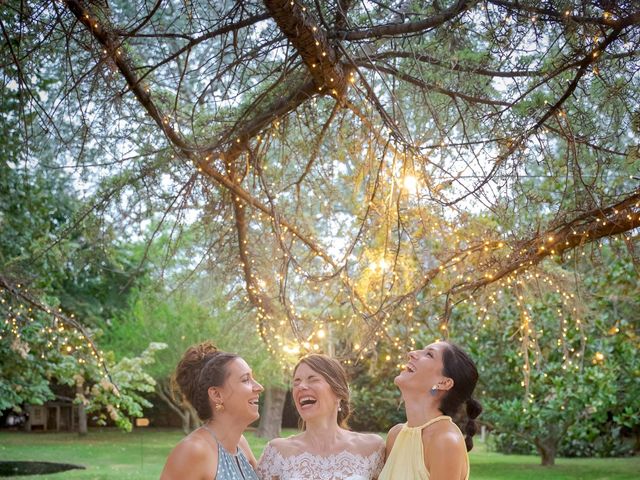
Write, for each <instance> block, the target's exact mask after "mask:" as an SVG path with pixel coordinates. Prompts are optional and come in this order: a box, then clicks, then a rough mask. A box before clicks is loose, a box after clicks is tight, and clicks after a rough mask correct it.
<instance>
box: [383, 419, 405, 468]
mask: <svg viewBox="0 0 640 480" xmlns="http://www.w3.org/2000/svg"><path fill="white" fill-rule="evenodd" d="M402 425H403V424H402V423H399V424H397V425H395V426H393V427H391V430H389V433H388V434H387V444H386V449H385V456H384V458H385V460H386V459H388V458H389V454H390V453H391V450H392V449H393V444H394V443H395V442H396V437H397V436H398V433H400V430H401V429H402Z"/></svg>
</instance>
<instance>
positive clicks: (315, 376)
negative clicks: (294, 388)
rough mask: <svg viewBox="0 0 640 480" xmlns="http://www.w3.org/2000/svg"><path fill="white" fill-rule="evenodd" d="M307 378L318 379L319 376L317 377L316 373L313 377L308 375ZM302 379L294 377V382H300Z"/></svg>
mask: <svg viewBox="0 0 640 480" xmlns="http://www.w3.org/2000/svg"><path fill="white" fill-rule="evenodd" d="M307 378H318V375H316V374H315V373H312V374H311V375H307ZM299 380H300V377H293V381H294V382H296V381H299Z"/></svg>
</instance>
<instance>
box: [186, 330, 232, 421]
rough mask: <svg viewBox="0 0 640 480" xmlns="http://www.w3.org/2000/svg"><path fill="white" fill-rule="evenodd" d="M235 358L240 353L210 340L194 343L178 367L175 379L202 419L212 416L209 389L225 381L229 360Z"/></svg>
mask: <svg viewBox="0 0 640 480" xmlns="http://www.w3.org/2000/svg"><path fill="white" fill-rule="evenodd" d="M234 358H238V356H237V355H236V354H234V353H227V352H222V351H220V350H218V349H217V348H216V346H215V345H214V344H213V343H211V342H203V343H199V344H198V345H193V346H191V347H189V348H188V349H187V351H186V352H184V355H183V356H182V359H181V360H180V363H178V367H177V368H176V373H175V379H176V383H177V384H178V386H179V387H180V392H182V395H183V396H184V398H185V399H186V400H187V401H188V402H189V403H190V404H191V406H192V407H193V408H194V409H195V410H196V413H197V414H198V417H200V420H202V421H206V420H208V419H209V418H211V417H212V416H213V412H212V410H211V405H210V404H209V394H208V389H209V387H219V386H221V385H222V384H223V383H224V381H225V378H226V372H227V369H226V366H227V363H229V362H230V361H231V360H233V359H234Z"/></svg>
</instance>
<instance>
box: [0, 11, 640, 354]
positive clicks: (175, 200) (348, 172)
mask: <svg viewBox="0 0 640 480" xmlns="http://www.w3.org/2000/svg"><path fill="white" fill-rule="evenodd" d="M3 7H4V8H3V10H2V12H0V22H1V27H2V34H3V38H4V42H3V44H2V50H1V51H2V82H3V95H4V96H5V97H4V98H5V105H8V104H9V103H10V104H11V108H10V111H9V113H7V115H8V119H9V120H11V121H12V125H14V128H15V130H14V131H13V133H12V136H11V137H10V138H11V139H12V142H14V145H15V143H16V142H17V143H18V144H20V145H21V147H25V148H21V149H20V151H19V152H18V153H15V156H14V157H13V158H12V159H11V162H10V163H9V164H7V166H6V167H5V168H8V169H16V168H26V169H32V168H43V169H45V170H47V169H61V170H63V171H64V172H67V174H68V175H69V176H70V177H72V178H73V180H74V182H75V183H76V185H79V186H82V187H83V189H84V195H83V200H84V202H85V210H82V211H80V212H79V213H77V214H76V215H75V216H74V217H73V218H72V221H71V224H70V225H67V226H66V227H65V228H64V229H61V230H59V231H57V232H55V234H54V236H53V238H52V241H54V242H55V241H56V239H57V238H59V237H64V236H65V235H67V233H68V231H69V228H71V227H72V226H74V225H77V224H78V222H80V221H81V220H82V219H83V218H85V217H84V215H86V212H91V213H92V214H93V215H96V217H97V218H99V219H100V220H101V227H100V228H102V229H103V230H111V229H117V230H118V231H119V232H120V235H123V236H128V237H131V236H137V235H143V234H144V233H145V232H147V231H149V230H148V229H147V227H148V225H149V224H153V225H156V224H157V225H164V224H169V225H172V227H171V229H170V230H171V236H170V238H171V241H170V242H168V246H167V247H166V254H165V255H166V258H167V259H170V258H172V257H173V256H174V255H177V254H179V251H180V250H179V246H180V241H181V238H182V234H183V230H184V226H185V225H190V226H192V227H193V228H190V232H191V233H190V235H193V236H195V237H196V238H197V239H198V240H199V242H198V245H199V247H198V248H197V249H195V250H193V251H191V254H190V256H189V260H191V262H190V263H189V262H186V263H187V264H188V265H189V269H187V270H188V271H187V272H186V273H185V274H184V280H185V281H187V280H188V278H189V271H194V270H197V269H198V268H203V267H205V266H206V267H207V268H210V267H211V268H217V269H219V270H220V271H222V272H224V274H225V275H227V277H226V278H228V281H229V283H234V282H235V283H239V282H242V283H243V284H244V286H245V291H246V298H247V300H248V301H249V302H250V303H251V304H252V305H253V307H254V308H255V310H256V312H257V315H256V320H257V323H258V328H259V331H260V334H261V336H262V338H263V339H264V340H265V342H266V343H267V345H268V347H269V349H270V351H271V352H272V353H274V354H277V356H279V357H281V358H283V359H285V360H286V358H287V356H296V355H298V354H299V353H300V352H303V351H314V350H317V349H321V348H322V349H327V348H329V347H328V346H330V350H331V351H332V353H336V354H340V355H346V356H349V357H350V358H356V357H358V356H360V355H364V354H365V353H366V352H370V351H371V349H372V347H373V345H374V344H375V343H376V342H377V341H378V340H380V339H384V340H386V341H388V342H389V343H390V344H391V345H392V346H393V347H395V348H396V350H395V351H390V353H389V355H388V357H389V359H391V360H395V359H396V358H398V359H400V358H402V356H401V353H400V352H401V351H403V350H404V348H405V347H406V345H407V344H410V343H411V342H412V341H413V340H414V339H413V332H415V330H416V329H428V330H429V331H432V332H436V333H440V334H443V335H444V336H446V334H447V332H448V330H449V321H450V319H451V318H453V317H452V312H453V311H454V310H455V309H456V308H458V306H460V305H463V304H471V305H474V307H477V311H478V323H477V324H478V325H480V324H481V322H482V314H483V311H486V309H487V305H490V304H491V302H492V301H493V299H495V296H494V295H495V292H496V291H498V290H500V289H505V290H509V291H513V292H518V291H519V290H522V291H523V292H524V293H518V295H524V294H526V295H530V296H538V297H541V294H540V289H542V290H549V289H551V290H554V289H555V288H556V286H557V281H551V282H549V281H542V280H539V279H540V278H547V277H546V276H545V275H546V274H545V273H544V269H545V265H546V263H545V262H549V260H551V259H553V260H554V261H555V262H557V263H559V264H561V265H563V266H564V267H565V268H566V270H567V272H569V273H567V274H570V271H571V269H572V268H573V262H574V261H575V260H576V257H581V256H586V257H588V256H590V255H591V254H592V253H593V252H597V251H598V249H599V245H600V244H601V242H603V241H607V242H608V241H611V242H619V241H621V242H623V243H624V244H626V245H627V246H628V249H629V253H630V255H631V256H632V257H633V258H635V255H636V253H635V247H634V246H635V245H637V227H638V226H640V188H639V187H638V181H639V180H640V179H639V177H638V171H639V167H640V160H639V158H640V155H639V153H640V151H639V148H640V147H639V144H638V131H639V129H640V116H639V115H640V113H639V112H640V108H639V98H638V95H639V89H638V77H637V74H638V66H639V65H638V48H639V46H640V35H639V33H640V29H639V28H638V24H639V22H640V10H638V6H637V4H636V2H633V1H622V2H598V1H592V2H572V1H568V0H566V1H565V0H558V1H539V0H536V1H529V0H525V1H518V2H515V1H509V0H486V1H468V0H457V1H453V0H451V1H439V0H438V1H434V2H407V1H403V0H397V1H386V0H385V1H371V2H368V1H352V0H337V1H330V2H303V1H300V0H294V1H291V0H286V1H285V0H280V1H272V0H266V1H264V2H257V1H246V2H231V1H217V0H216V1H211V0H209V1H205V0H202V1H197V2H196V1H187V0H164V1H163V0H153V1H151V0H136V1H127V2H122V1H114V0H110V1H106V0H95V1H80V0H64V1H56V2H29V1H20V2H18V1H13V0H9V1H7V2H4V5H3ZM8 98H10V99H11V101H10V102H8V100H6V99H8ZM7 102H8V103H7ZM3 108H6V107H4V106H3ZM43 143H46V144H47V145H48V146H49V153H48V154H47V155H39V156H34V155H32V154H31V153H30V152H31V150H30V149H33V147H34V146H35V145H41V144H43ZM159 231H160V227H158V228H157V229H155V230H154V229H152V230H151V234H149V235H148V238H147V240H148V241H149V242H152V241H153V240H154V238H156V237H157V233H158V232H159ZM169 263H170V262H167V264H169ZM540 275H542V277H540ZM523 284H527V285H531V284H533V285H535V286H536V288H527V289H524V290H523V289H521V286H522V285H523ZM565 293H566V295H567V296H568V299H570V298H571V293H572V292H570V291H565ZM522 300H523V301H524V300H526V299H522ZM568 301H569V300H568ZM465 302H466V303H465ZM425 305H428V306H430V307H429V309H427V310H425ZM483 309H484V310H483ZM425 311H428V312H429V314H427V315H424V314H421V315H418V312H425ZM523 322H524V323H522V325H521V327H522V329H523V332H526V331H527V325H526V323H527V321H526V318H525V320H523ZM525 345H529V343H526V344H525Z"/></svg>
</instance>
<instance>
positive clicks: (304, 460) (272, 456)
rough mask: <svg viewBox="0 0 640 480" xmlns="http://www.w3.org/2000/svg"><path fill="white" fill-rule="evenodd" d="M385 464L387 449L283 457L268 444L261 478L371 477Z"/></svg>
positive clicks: (336, 479)
mask: <svg viewBox="0 0 640 480" xmlns="http://www.w3.org/2000/svg"><path fill="white" fill-rule="evenodd" d="M383 465H384V448H382V449H380V450H377V451H375V452H373V453H372V454H371V455H368V456H363V455H359V454H354V453H351V452H347V451H343V452H340V453H336V454H334V455H329V456H326V457H321V456H318V455H314V454H312V453H301V454H299V455H291V456H287V457H283V456H282V455H281V454H280V452H279V451H278V450H277V449H276V448H275V447H273V446H271V445H267V447H266V448H265V449H264V453H263V454H262V457H261V458H260V463H258V469H257V471H258V477H260V480H371V479H373V478H378V474H379V473H380V471H381V470H382V466H383Z"/></svg>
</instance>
